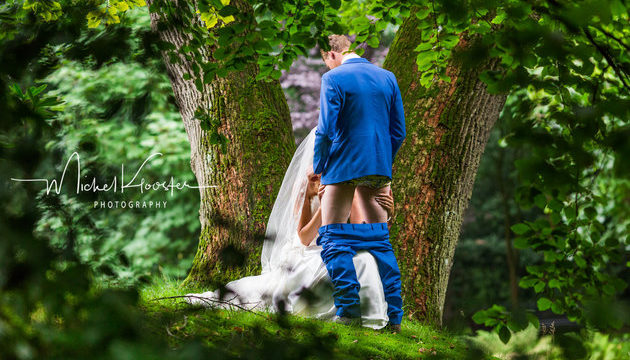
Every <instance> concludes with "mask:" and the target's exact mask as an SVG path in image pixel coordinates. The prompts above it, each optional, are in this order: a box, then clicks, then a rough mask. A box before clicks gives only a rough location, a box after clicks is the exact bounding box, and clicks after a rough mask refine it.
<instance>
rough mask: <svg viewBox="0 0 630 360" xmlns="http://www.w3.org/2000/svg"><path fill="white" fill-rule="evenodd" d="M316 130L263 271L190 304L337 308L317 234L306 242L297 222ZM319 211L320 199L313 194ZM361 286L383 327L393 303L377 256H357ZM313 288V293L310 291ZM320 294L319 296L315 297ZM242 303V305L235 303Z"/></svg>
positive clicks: (284, 199)
mask: <svg viewBox="0 0 630 360" xmlns="http://www.w3.org/2000/svg"><path fill="white" fill-rule="evenodd" d="M314 139H315V129H313V130H311V132H310V133H309V135H308V136H307V137H306V138H305V139H304V140H303V141H302V142H301V143H300V145H299V146H298V148H297V150H296V151H295V155H293V159H292V160H291V164H290V165H289V168H288V170H287V172H286V174H285V176H284V180H283V181H282V185H281V187H280V190H279V192H278V197H277V198H276V202H275V203H274V206H273V209H272V211H271V215H270V216H269V222H268V223H267V229H266V239H267V240H265V243H264V244H263V249H262V256H261V261H262V273H261V274H260V275H256V276H248V277H244V278H242V279H238V280H234V281H231V282H229V283H227V284H226V286H225V287H226V289H227V290H228V291H229V293H227V294H224V295H223V298H222V299H220V298H219V296H220V294H219V290H215V291H208V292H205V293H201V294H187V295H188V297H187V298H186V301H187V302H188V303H190V304H195V305H205V306H209V307H218V308H245V309H249V310H261V311H279V310H281V309H282V308H284V310H286V311H288V312H290V313H293V314H298V315H304V316H309V317H315V318H319V319H330V318H332V317H333V316H334V315H335V313H336V311H337V308H336V307H335V304H334V302H333V297H332V283H331V281H330V277H329V276H328V271H327V270H326V266H325V265H324V263H323V261H322V258H321V256H320V251H321V250H322V248H321V246H318V245H317V244H316V243H315V240H316V239H315V238H314V239H313V241H312V242H311V243H310V245H309V246H304V245H302V243H301V242H300V238H299V236H298V234H297V226H298V222H299V219H300V215H301V212H302V211H301V210H302V205H303V203H304V195H305V192H306V185H307V178H306V173H307V170H308V169H309V168H311V169H312V164H313V149H314ZM313 199H314V201H312V204H311V209H312V213H313V214H314V213H315V211H316V210H317V208H318V207H319V199H318V198H317V197H314V198H313ZM353 260H354V265H355V268H356V272H357V278H358V280H359V283H360V284H361V288H360V291H359V296H360V298H361V320H362V324H363V326H365V327H370V328H374V329H380V328H382V327H384V326H385V325H387V322H388V320H389V319H388V317H387V302H386V301H385V295H384V292H383V285H382V283H381V277H380V275H379V272H378V267H377V264H376V261H375V260H374V257H373V256H372V255H371V254H370V253H368V252H366V251H359V252H357V254H356V255H355V256H354V259H353ZM304 289H308V290H309V291H304ZM313 294H315V295H316V296H315V298H314V299H315V300H313V296H312V295H313ZM235 305H236V306H235Z"/></svg>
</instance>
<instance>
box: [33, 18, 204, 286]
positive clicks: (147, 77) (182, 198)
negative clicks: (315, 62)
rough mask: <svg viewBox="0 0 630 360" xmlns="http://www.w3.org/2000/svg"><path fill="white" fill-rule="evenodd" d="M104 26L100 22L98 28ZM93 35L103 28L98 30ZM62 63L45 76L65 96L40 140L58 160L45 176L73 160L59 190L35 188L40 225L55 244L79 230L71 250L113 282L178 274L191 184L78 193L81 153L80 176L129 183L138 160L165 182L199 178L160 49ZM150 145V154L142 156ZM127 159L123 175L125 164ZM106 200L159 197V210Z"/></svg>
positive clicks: (185, 249)
mask: <svg viewBox="0 0 630 360" xmlns="http://www.w3.org/2000/svg"><path fill="white" fill-rule="evenodd" d="M130 15H134V18H133V19H135V20H134V22H133V23H132V25H131V28H132V31H134V32H135V31H141V29H143V28H146V27H148V25H149V24H148V14H146V13H136V14H130ZM98 31H99V32H101V33H103V31H104V30H98ZM97 36H106V34H101V35H97ZM131 39H132V40H129V41H130V42H131V44H130V53H132V54H135V56H136V57H139V52H141V51H142V49H141V48H140V46H141V44H139V43H138V35H137V33H136V35H135V36H134V37H132V38H131ZM61 64H62V66H60V67H59V68H58V70H56V71H55V72H53V73H51V74H50V75H49V76H48V77H46V78H45V81H46V82H47V83H49V84H51V85H52V86H54V87H55V91H54V94H55V95H57V96H59V97H60V98H62V99H64V108H63V112H60V113H59V114H58V115H57V116H55V117H54V118H52V119H51V120H50V124H51V125H52V126H53V127H54V128H55V129H56V131H55V137H54V138H52V139H50V140H49V141H48V143H47V144H46V147H45V149H46V150H47V151H49V152H51V153H53V154H55V155H56V156H55V161H56V162H57V164H56V165H55V168H54V169H50V170H49V171H47V172H46V176H44V177H46V178H49V179H53V178H56V179H60V177H61V174H62V173H63V171H64V168H65V167H66V163H67V162H68V160H69V159H72V161H71V162H70V166H69V167H68V173H67V175H66V178H65V181H64V183H65V185H64V188H63V189H62V192H61V194H59V195H57V194H55V193H54V192H51V193H50V194H48V195H45V194H44V193H45V191H44V190H42V191H41V192H40V195H39V199H40V204H41V210H42V216H41V218H40V220H39V222H38V225H37V228H36V231H37V232H38V233H39V234H40V235H42V236H46V237H48V238H50V239H51V242H52V244H53V245H54V246H55V247H57V248H64V247H66V246H67V234H68V232H69V231H73V232H74V233H75V236H76V237H77V238H76V244H75V249H76V251H77V253H78V257H79V258H80V259H81V261H82V262H83V263H86V264H90V266H91V267H92V268H93V269H94V270H95V272H96V274H97V276H98V278H99V279H100V280H102V281H106V282H107V283H109V284H110V285H114V284H117V285H130V284H133V283H134V282H136V281H137V280H138V279H140V278H141V277H142V276H149V275H151V274H152V273H158V272H161V273H164V274H168V275H169V276H175V277H183V276H185V274H186V271H187V270H188V268H189V267H190V264H191V262H192V256H193V253H194V248H195V245H196V242H197V241H196V240H197V238H198V234H199V227H200V224H199V222H198V220H197V219H196V217H195V216H191V214H195V213H196V212H197V210H198V204H199V192H198V190H197V189H194V188H190V189H188V188H184V189H181V190H178V189H174V190H173V191H172V193H171V192H170V191H169V192H165V191H142V192H141V191H140V189H137V188H128V189H125V190H124V192H123V193H120V191H121V189H120V187H119V189H118V191H117V192H113V191H108V192H98V193H96V194H93V193H92V194H90V193H88V194H86V193H81V194H76V191H75V186H73V185H74V184H75V182H76V176H75V174H76V171H77V168H76V166H77V164H76V163H77V158H73V157H72V154H73V153H75V152H76V153H77V154H78V156H79V157H80V166H81V176H82V182H88V181H89V180H91V179H92V177H95V178H96V179H97V183H99V184H109V183H111V181H112V180H113V178H114V177H116V178H117V180H118V182H119V184H118V185H119V186H120V185H121V184H122V183H123V182H124V183H125V184H129V183H130V181H131V180H132V178H133V176H134V174H135V173H136V171H138V170H139V169H142V170H141V172H140V173H139V175H138V179H137V180H136V181H134V183H135V184H139V183H140V180H139V179H140V178H143V179H146V182H148V183H151V184H153V183H154V182H162V181H165V182H167V184H168V183H169V182H170V181H171V178H172V179H173V180H174V181H175V182H180V183H183V182H184V181H186V182H187V183H188V184H189V185H191V186H194V185H196V180H195V177H194V174H193V173H192V171H191V170H190V151H189V149H190V146H189V144H188V140H187V137H186V133H185V131H184V127H183V124H182V122H181V119H180V116H179V113H178V112H177V109H176V107H175V106H174V104H173V103H172V90H171V85H170V82H169V80H168V78H167V76H166V75H165V73H164V71H163V68H162V66H161V59H160V58H157V57H156V58H153V59H152V60H150V61H149V62H147V63H144V64H141V63H138V62H134V61H129V62H116V63H113V64H111V65H107V66H102V67H100V68H97V69H93V68H92V67H93V66H94V63H93V61H91V60H90V59H89V58H88V59H87V60H86V61H84V63H83V64H82V63H78V62H76V61H69V60H62V62H61ZM152 154H161V155H158V156H153V157H152V158H151V160H150V161H148V162H147V163H146V165H144V167H142V165H143V163H144V162H145V161H146V160H147V158H149V156H151V155H152ZM122 165H124V167H125V175H124V176H125V177H124V179H123V178H122V174H121V166H122ZM109 201H120V202H122V201H125V202H134V203H135V202H136V201H138V202H140V203H142V202H149V201H152V202H154V203H155V202H161V201H165V202H166V206H164V207H161V208H159V209H155V208H154V209H147V208H137V207H136V208H122V207H120V206H117V207H116V208H107V207H106V208H101V207H100V204H99V205H97V206H94V204H95V203H101V202H105V203H107V202H109Z"/></svg>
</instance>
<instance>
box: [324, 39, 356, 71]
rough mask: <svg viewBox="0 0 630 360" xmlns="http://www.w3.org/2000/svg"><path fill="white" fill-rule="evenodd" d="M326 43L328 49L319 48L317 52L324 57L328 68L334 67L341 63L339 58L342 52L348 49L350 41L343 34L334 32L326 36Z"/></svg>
mask: <svg viewBox="0 0 630 360" xmlns="http://www.w3.org/2000/svg"><path fill="white" fill-rule="evenodd" d="M328 44H329V45H330V50H329V51H324V50H323V49H319V52H320V53H321V54H322V59H324V62H325V63H326V66H328V68H330V69H334V68H336V67H337V66H339V65H341V59H342V57H343V55H344V52H346V51H348V49H350V44H351V42H350V39H348V38H347V37H346V36H345V35H336V34H335V35H329V36H328ZM351 52H354V51H351Z"/></svg>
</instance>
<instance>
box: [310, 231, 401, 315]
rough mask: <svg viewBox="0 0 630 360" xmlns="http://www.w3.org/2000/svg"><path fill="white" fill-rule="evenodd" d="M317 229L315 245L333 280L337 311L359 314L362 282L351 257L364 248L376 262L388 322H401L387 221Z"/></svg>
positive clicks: (396, 273) (395, 264)
mask: <svg viewBox="0 0 630 360" xmlns="http://www.w3.org/2000/svg"><path fill="white" fill-rule="evenodd" d="M318 232H319V236H318V237H317V245H321V246H322V252H321V256H322V260H323V261H324V264H326V269H327V270H328V275H329V276H330V279H331V280H332V283H333V288H334V291H333V296H334V298H335V306H336V307H337V315H338V316H345V317H360V316H361V305H360V299H359V289H360V287H361V285H360V284H359V281H358V279H357V274H356V270H355V269H354V263H353V262H352V258H353V257H354V255H355V254H356V253H357V251H359V250H367V251H368V252H369V253H370V254H372V256H374V259H376V263H377V265H378V272H379V274H380V276H381V281H382V282H383V290H384V292H385V301H387V316H388V317H389V323H390V324H400V322H401V320H402V316H403V310H402V298H401V296H400V269H399V268H398V263H397V262H396V257H395V256H394V251H393V249H392V245H391V243H390V242H389V230H388V229H387V223H373V224H328V225H324V226H322V227H320V228H319V230H318Z"/></svg>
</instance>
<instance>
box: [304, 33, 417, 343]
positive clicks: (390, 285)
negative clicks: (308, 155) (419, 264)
mask: <svg viewBox="0 0 630 360" xmlns="http://www.w3.org/2000/svg"><path fill="white" fill-rule="evenodd" d="M329 42H330V47H331V50H330V51H327V52H324V51H322V57H323V59H324V61H325V62H326V65H327V66H328V67H329V68H330V69H331V70H330V71H328V72H326V73H325V74H324V75H323V76H322V85H321V92H320V114H319V120H318V123H317V129H316V131H315V149H314V150H315V152H314V158H313V170H314V172H315V174H321V184H322V186H325V190H324V193H323V196H322V200H321V209H322V226H321V227H320V228H319V230H318V232H319V237H318V238H317V244H318V245H321V246H322V252H321V254H322V260H323V261H324V263H325V264H326V268H327V269H328V273H329V275H330V278H331V280H332V283H333V286H334V293H333V295H334V297H335V305H336V307H337V317H336V321H338V322H344V323H351V322H355V321H356V319H357V318H358V319H360V315H361V313H360V303H359V288H360V285H359V282H358V280H357V276H356V271H355V269H354V264H353V261H352V258H353V256H354V255H355V254H356V252H357V251H359V250H367V251H369V252H370V253H371V254H372V255H373V256H374V258H375V259H376V261H377V264H378V267H379V273H380V276H381V280H382V282H383V290H384V293H385V300H386V301H387V303H388V309H387V314H388V317H389V326H390V327H391V328H393V329H394V330H399V329H400V322H401V319H402V316H403V310H402V298H401V295H400V288H401V286H400V270H399V268H398V264H397V261H396V258H395V256H394V252H393V249H392V246H391V244H390V242H389V230H388V228H387V213H386V211H385V210H384V209H383V208H382V207H381V206H380V205H379V204H378V203H377V202H376V200H375V198H376V197H377V196H378V195H379V194H382V193H383V191H388V189H389V185H390V182H391V178H392V163H393V161H394V158H395V156H396V153H397V152H398V149H399V148H400V146H401V144H402V142H403V140H404V139H405V136H406V131H405V117H404V111H403V104H402V98H401V94H400V89H399V87H398V83H397V80H396V77H395V76H394V74H393V73H392V72H390V71H387V70H385V69H382V68H380V67H378V66H376V65H374V64H372V63H371V62H370V61H368V60H367V59H364V58H362V57H360V56H359V55H357V54H356V53H354V52H348V49H349V47H350V40H349V39H348V38H347V37H346V36H344V35H331V36H329ZM355 191H356V196H355ZM353 198H355V199H356V200H355V201H358V203H359V209H360V212H361V216H362V218H363V219H364V222H363V223H362V224H348V223H347V219H348V217H349V215H350V209H351V207H352V201H353Z"/></svg>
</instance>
